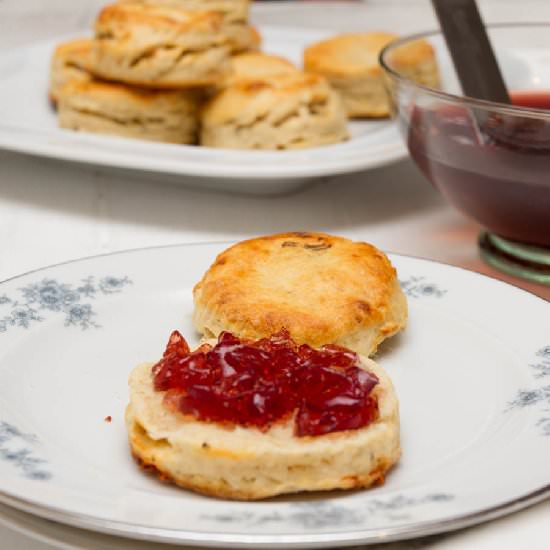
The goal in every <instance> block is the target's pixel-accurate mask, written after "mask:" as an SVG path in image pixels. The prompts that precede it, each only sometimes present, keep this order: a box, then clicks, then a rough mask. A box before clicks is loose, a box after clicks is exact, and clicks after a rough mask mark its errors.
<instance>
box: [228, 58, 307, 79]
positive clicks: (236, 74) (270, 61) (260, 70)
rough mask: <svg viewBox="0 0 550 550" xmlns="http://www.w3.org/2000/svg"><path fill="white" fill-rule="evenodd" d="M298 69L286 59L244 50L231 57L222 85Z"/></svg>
mask: <svg viewBox="0 0 550 550" xmlns="http://www.w3.org/2000/svg"><path fill="white" fill-rule="evenodd" d="M298 72H299V69H298V68H297V67H296V66H295V65H294V64H292V63H291V62H290V61H289V60H288V59H285V58H284V57H280V56H278V55H269V54H267V53H263V52H246V53H241V54H239V55H234V56H233V57H232V58H231V64H230V72H229V74H228V76H227V78H226V79H225V81H224V83H223V87H227V86H231V85H233V84H236V83H237V82H239V81H242V80H261V79H263V78H269V77H272V76H278V75H281V74H296V73H298Z"/></svg>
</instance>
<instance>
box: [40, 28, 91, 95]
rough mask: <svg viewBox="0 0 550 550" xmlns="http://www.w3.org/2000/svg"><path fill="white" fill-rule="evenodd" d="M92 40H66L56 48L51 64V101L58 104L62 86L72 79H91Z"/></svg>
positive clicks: (84, 80)
mask: <svg viewBox="0 0 550 550" xmlns="http://www.w3.org/2000/svg"><path fill="white" fill-rule="evenodd" d="M91 60H92V41H91V40H90V39H89V38H79V39H76V40H70V41H69V42H64V43H63V44H60V45H59V46H57V48H55V51H54V53H53V56H52V60H51V64H50V89H49V96H50V101H51V102H52V103H53V104H54V105H56V104H57V100H58V97H59V92H60V91H61V88H63V86H65V84H67V82H69V81H71V80H78V81H81V82H86V81H88V80H90V78H91V75H90V72H89V68H90V65H91Z"/></svg>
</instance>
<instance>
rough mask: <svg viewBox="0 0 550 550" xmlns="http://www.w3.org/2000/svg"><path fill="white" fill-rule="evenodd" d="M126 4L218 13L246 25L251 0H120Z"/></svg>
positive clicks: (226, 18) (229, 20)
mask: <svg viewBox="0 0 550 550" xmlns="http://www.w3.org/2000/svg"><path fill="white" fill-rule="evenodd" d="M119 2H121V3H124V4H128V3H131V4H148V5H150V6H168V7H169V8H179V9H182V10H185V11H217V12H219V13H221V14H222V15H223V17H224V19H225V20H226V21H227V22H232V23H235V22H238V23H246V21H248V11H249V4H250V0H119Z"/></svg>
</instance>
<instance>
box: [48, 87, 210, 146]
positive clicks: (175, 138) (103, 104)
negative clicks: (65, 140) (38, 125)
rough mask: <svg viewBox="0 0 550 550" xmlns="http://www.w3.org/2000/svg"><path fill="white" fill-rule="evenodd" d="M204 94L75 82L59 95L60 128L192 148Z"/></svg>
mask: <svg viewBox="0 0 550 550" xmlns="http://www.w3.org/2000/svg"><path fill="white" fill-rule="evenodd" d="M199 104H200V96H199V94H197V93H196V92H194V91H189V90H181V91H176V90H145V89H140V88H133V87H129V86H126V85H124V84H117V83H114V82H101V81H98V80H90V81H87V82H79V81H72V82H69V83H68V84H66V85H65V86H64V87H63V88H62V89H61V92H60V93H59V104H58V117H59V125H60V126H61V127H62V128H67V129H70V130H79V131H86V132H93V133H100V134H110V135H115V136H122V137H129V138H136V139H144V140H152V141H162V142H167V143H186V144H192V143H195V142H196V140H197V132H198V111H199Z"/></svg>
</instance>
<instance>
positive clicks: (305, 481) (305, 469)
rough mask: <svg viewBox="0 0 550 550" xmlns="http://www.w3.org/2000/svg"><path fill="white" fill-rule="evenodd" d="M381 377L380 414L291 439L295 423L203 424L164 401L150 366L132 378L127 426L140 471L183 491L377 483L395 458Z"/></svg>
mask: <svg viewBox="0 0 550 550" xmlns="http://www.w3.org/2000/svg"><path fill="white" fill-rule="evenodd" d="M362 365H363V367H364V368H366V369H367V370H369V371H371V372H374V373H375V374H376V376H378V378H379V380H380V383H379V385H377V386H376V387H375V389H374V390H373V394H372V395H373V396H375V397H376V398H377V400H378V406H379V417H378V419H377V420H376V421H375V422H373V423H371V424H369V425H368V426H366V427H364V428H361V429H358V430H348V431H343V432H335V433H331V434H327V435H323V436H317V437H295V436H294V435H293V433H292V422H288V423H286V424H283V425H277V426H273V427H272V428H271V429H269V430H268V431H267V432H261V431H259V430H257V429H254V428H243V427H239V426H236V427H235V428H233V429H230V428H227V427H223V426H220V425H218V424H217V423H215V422H201V421H197V420H195V419H193V418H190V417H188V416H184V415H182V414H180V413H177V412H173V411H171V410H169V409H167V408H166V406H165V405H164V404H163V396H164V392H155V391H154V390H153V384H152V375H151V367H152V365H151V364H143V365H140V366H138V367H137V368H136V369H134V371H133V372H132V373H131V375H130V381H129V385H130V404H129V405H128V407H127V409H126V426H127V429H128V435H129V442H130V447H131V451H132V454H133V456H134V457H135V458H136V460H137V461H138V463H139V464H140V466H141V467H142V468H143V469H145V470H147V471H150V472H152V473H154V474H156V475H157V476H158V477H159V478H160V479H162V480H165V481H171V482H172V483H175V484H177V485H179V486H181V487H184V488H186V489H191V490H193V491H196V492H199V493H203V494H207V495H211V496H215V497H222V498H230V499H238V500H256V499H262V498H268V497H271V496H275V495H278V494H284V493H295V492H300V491H325V490H333V489H357V488H363V487H369V486H371V485H373V484H378V483H382V482H383V481H384V476H385V474H386V472H387V471H388V470H389V469H390V468H391V467H392V466H393V465H394V464H395V463H396V462H397V461H398V460H399V457H400V454H401V449H400V443H399V405H398V402H397V398H396V395H395V390H394V389H393V386H392V383H391V381H390V380H389V378H388V376H387V375H386V374H385V373H384V371H383V370H382V369H381V368H380V367H379V366H378V365H376V364H375V363H374V362H373V361H370V360H369V359H366V358H362Z"/></svg>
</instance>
